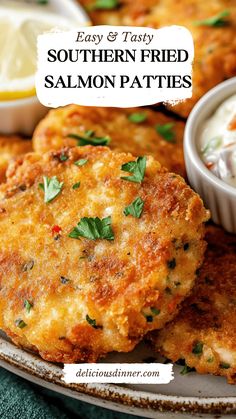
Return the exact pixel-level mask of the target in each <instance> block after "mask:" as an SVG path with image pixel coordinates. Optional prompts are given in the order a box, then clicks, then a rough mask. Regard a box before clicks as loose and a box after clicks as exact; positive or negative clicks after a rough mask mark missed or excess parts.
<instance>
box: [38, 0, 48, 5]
mask: <svg viewBox="0 0 236 419" xmlns="http://www.w3.org/2000/svg"><path fill="white" fill-rule="evenodd" d="M48 2H49V0H37V3H38V4H42V5H45V4H48Z"/></svg>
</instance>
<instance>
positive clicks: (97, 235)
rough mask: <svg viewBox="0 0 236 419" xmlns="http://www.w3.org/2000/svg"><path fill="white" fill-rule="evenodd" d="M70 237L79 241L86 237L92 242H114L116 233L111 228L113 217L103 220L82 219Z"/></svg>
mask: <svg viewBox="0 0 236 419" xmlns="http://www.w3.org/2000/svg"><path fill="white" fill-rule="evenodd" d="M69 237H71V238H72V239H78V238H79V237H85V238H86V239H90V240H97V239H106V240H114V233H113V231H112V228H111V217H107V218H103V219H102V220H101V219H100V218H98V217H96V218H88V217H84V218H81V220H80V221H79V223H78V224H77V226H76V227H75V228H73V230H72V231H71V232H70V234H69Z"/></svg>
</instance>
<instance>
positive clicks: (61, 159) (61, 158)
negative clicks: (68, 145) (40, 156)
mask: <svg viewBox="0 0 236 419" xmlns="http://www.w3.org/2000/svg"><path fill="white" fill-rule="evenodd" d="M68 159H69V157H68V156H66V155H65V154H63V153H62V154H61V155H60V156H59V160H60V161H66V160H68Z"/></svg>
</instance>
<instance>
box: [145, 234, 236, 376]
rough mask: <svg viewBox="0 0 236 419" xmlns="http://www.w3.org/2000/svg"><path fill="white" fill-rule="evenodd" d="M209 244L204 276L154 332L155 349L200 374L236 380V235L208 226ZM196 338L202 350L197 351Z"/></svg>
mask: <svg viewBox="0 0 236 419" xmlns="http://www.w3.org/2000/svg"><path fill="white" fill-rule="evenodd" d="M206 239H207V242H208V249H207V252H206V255H205V261H204V263H203V266H202V268H201V271H200V275H199V278H198V280H197V282H196V285H195V286H194V288H193V291H192V294H191V296H190V297H188V298H187V299H186V300H185V301H184V303H183V307H182V309H181V310H180V312H179V314H178V316H177V317H176V318H175V319H174V320H173V321H172V322H171V323H169V324H168V325H167V326H166V327H165V329H163V330H162V331H161V332H160V333H154V334H153V335H152V337H151V339H152V342H153V344H154V346H155V348H156V350H158V351H160V352H161V353H162V354H164V355H165V356H166V357H168V358H170V359H171V360H173V361H174V362H175V361H177V360H178V359H185V361H186V364H187V365H188V366H190V367H194V368H196V370H197V372H198V373H200V374H205V373H211V374H215V375H223V376H226V377H227V379H228V381H229V382H230V383H236V326H235V324H236V237H235V235H230V234H227V233H225V232H224V231H223V230H222V229H221V228H220V227H215V226H208V228H207V234H206ZM197 342H200V343H201V344H203V347H202V353H201V354H194V353H193V352H192V351H193V348H194V346H195V345H196V343H197Z"/></svg>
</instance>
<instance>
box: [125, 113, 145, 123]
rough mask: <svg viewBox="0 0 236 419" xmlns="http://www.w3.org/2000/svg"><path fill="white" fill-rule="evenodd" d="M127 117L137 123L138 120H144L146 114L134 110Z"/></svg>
mask: <svg viewBox="0 0 236 419" xmlns="http://www.w3.org/2000/svg"><path fill="white" fill-rule="evenodd" d="M128 119H129V121H131V122H134V123H135V124H139V123H140V122H144V121H146V119H147V115H146V113H145V112H134V113H131V114H130V115H129V116H128Z"/></svg>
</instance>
